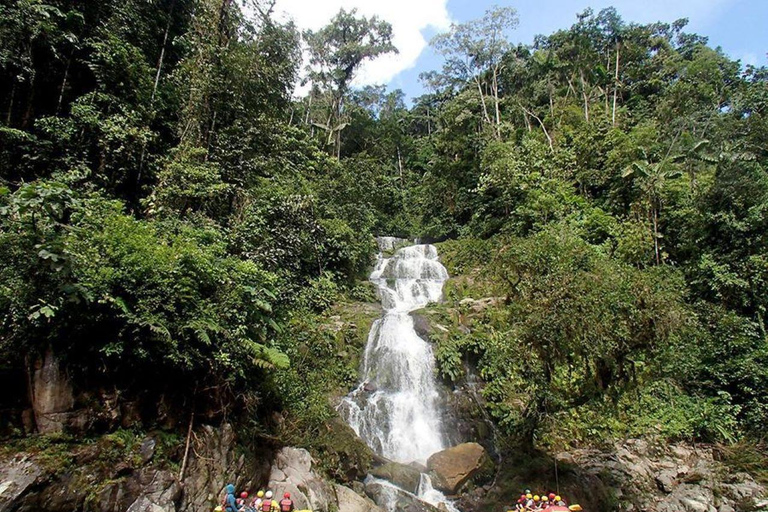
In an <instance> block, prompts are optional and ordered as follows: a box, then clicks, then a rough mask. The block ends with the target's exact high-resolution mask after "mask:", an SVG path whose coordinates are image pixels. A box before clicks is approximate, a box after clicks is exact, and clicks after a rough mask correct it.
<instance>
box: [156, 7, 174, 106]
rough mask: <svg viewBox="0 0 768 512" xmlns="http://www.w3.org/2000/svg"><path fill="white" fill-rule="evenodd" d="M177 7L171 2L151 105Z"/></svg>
mask: <svg viewBox="0 0 768 512" xmlns="http://www.w3.org/2000/svg"><path fill="white" fill-rule="evenodd" d="M175 6H176V0H173V2H171V8H170V9H169V11H168V23H166V24H165V33H164V34H163V46H162V47H160V57H159V58H158V59H157V72H156V73H155V84H154V86H153V87H152V99H151V100H150V105H152V104H154V103H155V95H156V94H157V86H158V85H159V83H160V73H161V72H162V70H163V60H165V47H166V45H167V44H168V33H169V32H170V31H171V22H172V21H173V9H174V7H175Z"/></svg>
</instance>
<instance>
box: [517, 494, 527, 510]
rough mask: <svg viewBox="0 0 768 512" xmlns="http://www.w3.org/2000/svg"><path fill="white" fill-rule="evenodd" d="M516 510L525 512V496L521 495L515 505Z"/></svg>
mask: <svg viewBox="0 0 768 512" xmlns="http://www.w3.org/2000/svg"><path fill="white" fill-rule="evenodd" d="M515 510H518V511H520V510H525V494H521V495H520V497H519V498H518V499H517V503H515Z"/></svg>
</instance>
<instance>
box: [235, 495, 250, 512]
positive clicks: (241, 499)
mask: <svg viewBox="0 0 768 512" xmlns="http://www.w3.org/2000/svg"><path fill="white" fill-rule="evenodd" d="M247 499H248V493H247V492H245V491H243V492H241V493H240V497H239V498H237V500H235V503H236V504H237V510H243V509H244V508H245V505H246V503H247V501H246V500H247Z"/></svg>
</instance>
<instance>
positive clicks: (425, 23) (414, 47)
mask: <svg viewBox="0 0 768 512" xmlns="http://www.w3.org/2000/svg"><path fill="white" fill-rule="evenodd" d="M446 3H447V0H277V4H276V8H275V10H276V12H277V13H278V15H280V14H282V15H287V16H289V17H290V18H292V19H293V20H294V21H295V22H296V25H297V26H298V27H299V29H302V30H303V29H312V30H317V29H319V28H321V27H322V26H324V25H326V24H327V23H328V22H329V21H330V19H331V18H332V17H333V16H334V15H335V14H336V13H337V12H339V9H341V8H342V7H343V8H344V9H346V10H351V9H353V8H357V10H358V14H361V15H365V16H369V17H370V16H373V15H377V16H378V17H379V18H381V19H383V20H386V21H388V22H389V23H391V24H392V32H393V43H394V45H395V46H396V47H397V49H398V50H399V53H398V54H388V55H383V56H381V57H378V58H377V59H375V60H373V61H366V62H365V63H364V64H363V66H362V67H361V69H360V71H359V72H358V74H357V77H356V78H355V81H354V85H356V86H362V85H369V84H385V83H388V82H389V81H390V80H392V78H393V77H394V76H395V75H397V74H398V73H400V72H401V71H404V70H406V69H409V68H412V67H413V66H414V65H415V64H416V60H417V59H418V58H419V55H421V52H422V51H423V50H424V48H426V46H427V44H428V42H427V40H426V39H425V38H424V36H423V35H422V33H421V31H422V30H424V29H426V28H433V29H436V30H446V29H447V28H448V27H449V26H450V23H451V19H450V17H449V15H448V10H447V8H446Z"/></svg>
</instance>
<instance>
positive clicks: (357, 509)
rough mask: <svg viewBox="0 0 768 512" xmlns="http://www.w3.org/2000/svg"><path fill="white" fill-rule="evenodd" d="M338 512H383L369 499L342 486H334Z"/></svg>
mask: <svg viewBox="0 0 768 512" xmlns="http://www.w3.org/2000/svg"><path fill="white" fill-rule="evenodd" d="M333 488H334V490H335V491H336V504H337V507H338V508H337V510H338V512H384V511H383V509H381V508H379V507H378V506H377V505H376V504H375V503H374V502H373V501H371V499H370V498H368V497H365V496H360V495H359V494H357V493H356V492H355V491H353V490H352V489H350V488H348V487H344V486H343V485H338V484H336V485H334V486H333Z"/></svg>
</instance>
